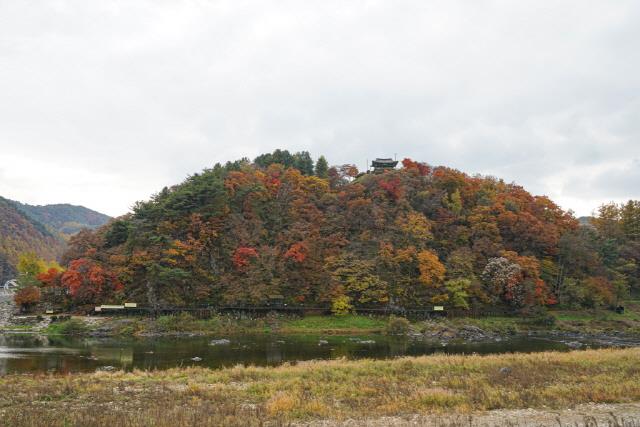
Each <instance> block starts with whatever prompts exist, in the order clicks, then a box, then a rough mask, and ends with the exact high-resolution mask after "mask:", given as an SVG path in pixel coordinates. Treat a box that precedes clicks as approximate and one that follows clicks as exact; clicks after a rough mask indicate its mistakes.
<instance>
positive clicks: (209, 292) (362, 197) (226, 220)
mask: <svg viewBox="0 0 640 427" xmlns="http://www.w3.org/2000/svg"><path fill="white" fill-rule="evenodd" d="M636 203H637V202H636ZM635 206H636V208H638V206H639V205H635ZM637 212H640V208H638V209H637ZM613 221H614V222H615V221H618V222H620V220H619V218H618V219H615V220H613ZM594 222H595V219H594ZM599 224H600V225H602V224H604V223H599ZM616 224H618V223H616ZM600 225H598V226H597V227H581V226H580V224H579V222H578V221H577V220H576V219H575V218H574V217H573V216H572V215H571V214H570V213H567V212H564V211H563V210H562V209H560V208H559V207H558V206H557V205H555V204H554V203H553V202H552V201H551V200H549V199H548V198H547V197H544V196H533V195H531V194H529V193H528V192H527V191H525V190H524V189H523V188H522V187H520V186H518V185H515V184H509V183H505V182H503V181H502V180H499V179H496V178H492V177H481V176H469V175H466V174H464V173H462V172H460V171H457V170H454V169H450V168H447V167H441V166H440V167H432V166H430V165H428V164H425V163H418V162H415V161H412V160H409V159H405V160H404V161H403V162H402V166H401V167H400V168H398V169H395V170H388V171H386V172H384V173H380V174H373V173H365V174H362V173H358V171H357V169H356V168H355V166H353V165H343V166H339V167H332V168H328V166H327V163H326V160H324V158H321V159H319V161H318V162H317V164H316V165H315V166H314V162H313V161H312V160H311V157H310V156H309V154H308V153H306V152H303V153H296V154H294V155H292V154H290V153H288V152H286V151H280V150H277V151H276V152H274V153H271V154H266V155H262V156H260V157H258V158H256V159H255V160H254V161H253V162H251V161H249V160H247V159H244V160H241V161H236V162H228V163H227V164H226V165H220V164H217V165H215V166H214V167H213V168H211V169H207V170H205V171H203V172H202V173H198V174H195V175H193V176H191V177H189V178H188V179H187V180H186V181H184V182H183V183H181V184H179V185H176V186H174V187H171V188H164V189H163V190H162V191H160V192H159V193H158V194H156V195H154V196H153V197H152V198H151V199H150V200H149V201H145V202H140V203H138V204H137V205H136V206H135V208H134V209H133V212H132V213H131V214H129V215H127V216H124V217H121V218H119V219H117V220H115V221H114V222H112V223H110V224H109V225H107V226H105V227H103V228H101V229H99V230H98V231H97V232H93V233H90V232H81V233H79V234H78V235H76V236H75V237H73V238H72V239H71V244H70V249H69V251H68V252H67V254H66V255H65V257H64V260H65V262H66V263H67V267H68V269H67V271H66V272H64V273H60V274H58V275H57V276H56V275H54V274H51V275H49V277H48V278H46V280H45V281H44V282H43V283H44V285H45V286H65V287H67V288H68V289H69V291H70V292H69V295H70V298H71V300H70V301H69V302H68V303H69V304H70V305H72V306H78V305H83V304H86V305H87V306H89V305H90V304H94V303H107V302H116V301H124V300H130V301H136V302H138V303H141V304H144V305H152V306H153V305H204V304H213V305H216V304H231V303H233V304H265V303H269V302H273V301H274V300H282V301H283V302H284V303H287V304H296V305H300V304H305V305H318V306H332V307H333V309H334V310H335V311H336V312H340V311H348V310H349V309H351V308H352V307H358V306H360V307H362V306H377V307H379V306H394V307H416V306H422V307H427V306H432V305H434V304H438V305H445V306H447V307H458V308H468V307H472V306H476V307H482V306H490V307H504V308H507V309H515V310H520V311H523V312H526V311H530V310H534V309H536V307H541V306H545V305H552V304H557V303H562V304H580V305H584V306H593V305H612V304H615V303H616V301H617V299H619V298H621V297H622V296H623V295H624V294H625V293H626V292H628V290H629V288H630V287H632V286H637V278H638V269H637V263H636V261H637V258H638V257H637V254H634V252H633V251H632V250H628V251H626V252H624V253H622V252H621V251H618V252H615V254H614V252H609V253H610V254H614V255H610V256H608V257H606V256H604V255H603V254H605V253H607V252H606V251H603V249H602V248H603V247H604V246H603V245H605V244H609V245H610V246H611V247H613V245H618V246H616V247H622V245H626V244H629V245H632V244H633V241H632V240H625V239H627V238H626V237H624V236H623V237H621V238H620V239H619V240H615V241H612V240H610V239H608V237H607V236H606V235H605V231H604V230H605V228H606V227H605V226H602V227H600ZM616 227H617V225H616ZM600 230H603V231H602V234H598V233H599V232H600ZM629 239H631V238H630V237H629ZM607 242H608V243H607ZM626 247H631V246H626ZM616 250H617V249H616ZM634 257H635V258H634ZM621 266H624V267H621Z"/></svg>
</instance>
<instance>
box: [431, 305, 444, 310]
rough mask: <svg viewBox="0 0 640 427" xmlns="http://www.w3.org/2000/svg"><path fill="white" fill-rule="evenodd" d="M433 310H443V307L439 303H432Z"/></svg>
mask: <svg viewBox="0 0 640 427" xmlns="http://www.w3.org/2000/svg"><path fill="white" fill-rule="evenodd" d="M433 311H444V307H443V306H441V305H434V306H433Z"/></svg>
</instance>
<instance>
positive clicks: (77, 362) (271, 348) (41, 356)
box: [0, 334, 601, 375]
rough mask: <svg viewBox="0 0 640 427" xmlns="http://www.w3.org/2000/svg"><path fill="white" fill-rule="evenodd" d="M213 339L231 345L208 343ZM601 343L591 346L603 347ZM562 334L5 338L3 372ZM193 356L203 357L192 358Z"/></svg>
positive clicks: (281, 357) (529, 346)
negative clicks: (433, 338) (435, 338)
mask: <svg viewBox="0 0 640 427" xmlns="http://www.w3.org/2000/svg"><path fill="white" fill-rule="evenodd" d="M215 338H226V339H228V340H229V341H230V343H228V344H218V345H211V341H212V340H213V339H215ZM600 346H601V345H597V344H595V345H592V347H600ZM568 349H569V347H568V346H567V345H566V344H565V343H563V342H562V341H560V340H559V339H557V338H555V339H554V338H543V337H526V336H520V337H511V338H509V339H506V340H502V341H499V342H496V341H491V342H480V343H458V344H453V343H449V344H442V343H439V342H429V341H424V340H416V339H409V338H405V337H401V338H400V337H389V336H384V335H366V336H365V335H362V336H354V335H349V336H337V335H328V336H327V335H266V334H263V335H233V336H227V337H213V338H211V337H209V338H204V337H194V338H166V337H162V338H155V337H154V338H147V339H121V338H118V339H115V338H110V339H96V338H85V339H74V338H67V337H44V336H36V335H26V334H24V335H20V334H16V335H0V375H2V374H7V373H23V372H87V371H95V370H96V369H99V368H101V367H104V366H113V367H115V368H117V369H125V370H131V369H134V368H135V369H166V368H172V367H178V366H204V367H210V368H219V367H223V366H234V365H237V364H243V365H258V366H267V365H271V366H273V365H278V364H281V363H284V362H295V361H302V360H311V359H336V358H341V357H344V358H347V359H359V358H374V359H381V358H391V357H397V356H419V355H426V354H433V353H448V354H471V353H478V354H489V353H510V352H535V351H545V350H560V351H562V350H568ZM193 358H200V359H201V360H200V361H194V360H192V359H193Z"/></svg>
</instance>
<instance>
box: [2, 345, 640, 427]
mask: <svg viewBox="0 0 640 427" xmlns="http://www.w3.org/2000/svg"><path fill="white" fill-rule="evenodd" d="M0 390H2V393H0V420H2V422H3V423H4V424H3V425H8V426H14V425H15V426H73V425H92V426H106V425H118V426H120V425H144V426H160V427H164V426H187V425H199V426H213V425H237V426H240V425H243V426H244V425H256V426H257V425H264V423H266V422H269V423H271V425H288V423H289V422H292V421H310V420H318V419H323V420H344V419H346V418H355V419H362V418H365V417H366V418H376V417H383V416H397V415H407V414H434V413H435V414H449V413H470V412H472V411H486V410H492V409H517V408H553V409H563V408H571V407H573V406H575V405H579V404H584V403H589V402H594V403H625V402H639V401H640V349H623V350H588V351H577V352H570V353H553V352H548V353H535V354H512V355H493V356H482V357H481V356H445V355H441V356H425V357H418V358H402V359H395V360H386V361H385V360H382V361H380V360H379V361H372V360H360V361H345V360H335V361H323V362H306V363H299V364H297V365H294V366H292V365H284V366H280V367H275V368H258V367H242V366H238V367H235V368H228V369H221V370H208V369H202V368H187V369H170V370H166V371H153V372H142V371H136V372H132V373H125V372H114V373H104V372H99V373H93V374H72V375H35V376H31V375H8V376H4V377H0Z"/></svg>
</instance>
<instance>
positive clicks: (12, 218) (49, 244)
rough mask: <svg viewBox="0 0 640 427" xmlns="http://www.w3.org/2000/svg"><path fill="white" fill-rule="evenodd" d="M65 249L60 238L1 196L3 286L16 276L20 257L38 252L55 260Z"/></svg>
mask: <svg viewBox="0 0 640 427" xmlns="http://www.w3.org/2000/svg"><path fill="white" fill-rule="evenodd" d="M64 248H65V244H64V241H63V240H62V239H61V238H60V237H59V236H56V235H54V234H53V233H51V232H50V231H48V230H47V229H46V228H45V226H44V225H42V224H40V223H39V222H37V221H34V220H33V219H31V218H29V217H28V216H27V215H26V214H24V213H23V212H21V211H20V210H18V208H17V207H16V205H15V204H14V203H13V202H12V201H10V200H7V199H4V198H2V197H0V284H3V283H4V282H5V281H6V280H8V279H11V278H14V277H15V266H16V264H17V262H18V257H19V256H20V254H22V253H24V252H35V253H36V254H38V255H39V256H40V257H42V258H44V259H46V260H55V259H56V258H58V257H60V255H61V254H62V252H63V251H64Z"/></svg>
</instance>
